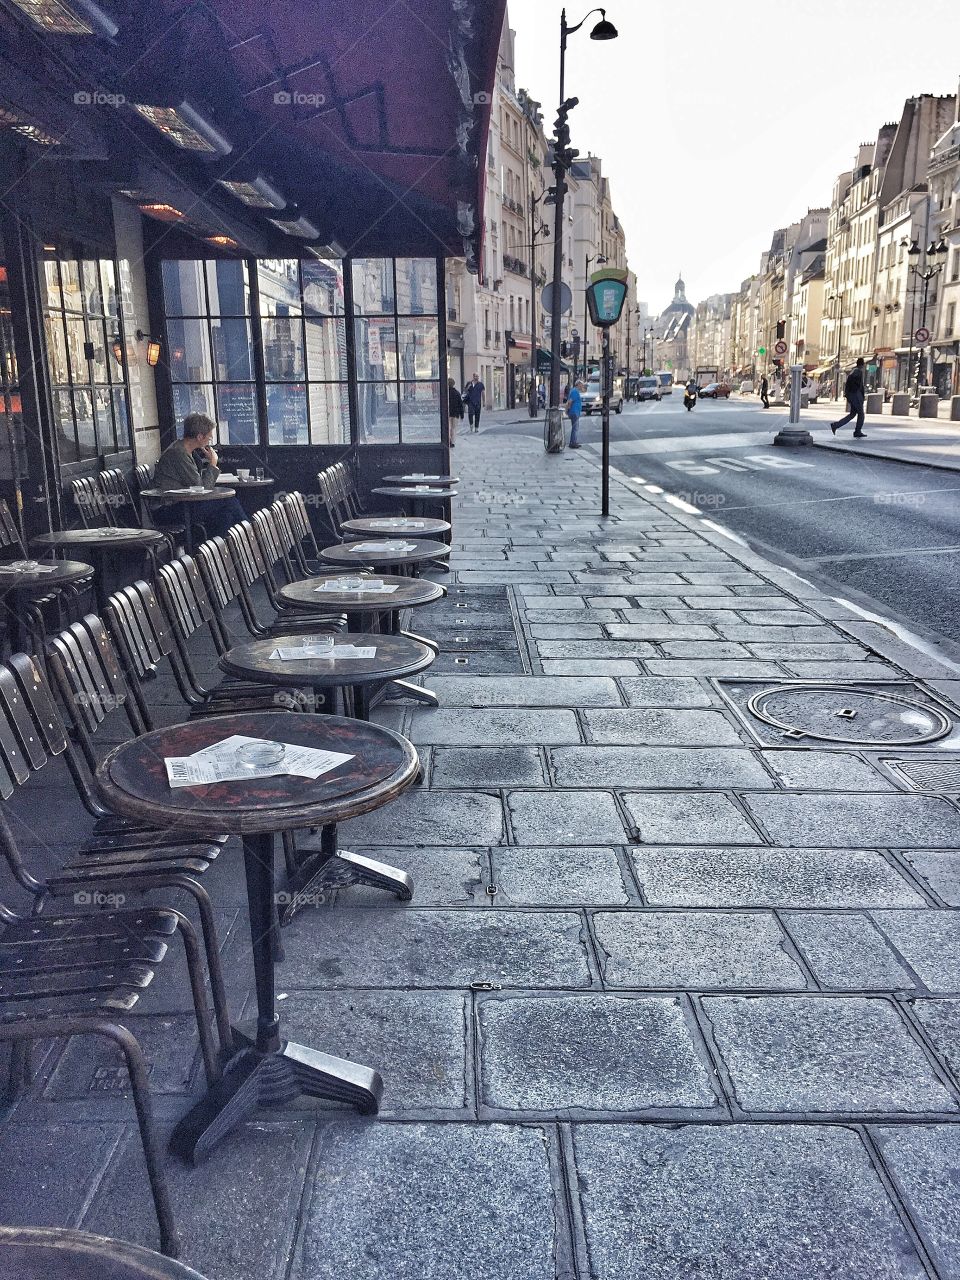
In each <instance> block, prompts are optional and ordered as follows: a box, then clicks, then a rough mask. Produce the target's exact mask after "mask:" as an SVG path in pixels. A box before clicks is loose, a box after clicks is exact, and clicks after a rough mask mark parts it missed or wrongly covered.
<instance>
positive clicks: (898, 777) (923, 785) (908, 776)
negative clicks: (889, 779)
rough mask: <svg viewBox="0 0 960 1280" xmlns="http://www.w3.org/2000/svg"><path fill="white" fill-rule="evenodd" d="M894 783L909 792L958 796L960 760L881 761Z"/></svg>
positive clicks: (918, 758) (959, 790) (920, 758)
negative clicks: (906, 788)
mask: <svg viewBox="0 0 960 1280" xmlns="http://www.w3.org/2000/svg"><path fill="white" fill-rule="evenodd" d="M881 763H882V764H883V765H884V766H885V768H886V769H887V770H888V771H889V772H890V773H891V774H892V775H893V777H894V779H895V781H897V782H899V783H900V784H901V785H906V786H908V787H909V788H910V789H911V791H938V792H940V793H941V794H946V795H957V794H960V760H943V759H934V760H924V759H923V758H922V757H914V758H913V759H909V760H883V761H882V762H881Z"/></svg>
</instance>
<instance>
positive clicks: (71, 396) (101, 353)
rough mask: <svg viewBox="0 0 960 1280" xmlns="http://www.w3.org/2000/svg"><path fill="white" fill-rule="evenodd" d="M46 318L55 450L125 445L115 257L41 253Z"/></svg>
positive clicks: (92, 451)
mask: <svg viewBox="0 0 960 1280" xmlns="http://www.w3.org/2000/svg"><path fill="white" fill-rule="evenodd" d="M43 286H44V325H45V327H46V336H47V360H48V364H49V369H50V381H51V385H52V391H53V404H54V411H55V413H56V418H57V430H58V432H59V442H60V456H61V459H62V460H63V461H64V462H78V461H80V460H82V459H84V458H95V457H97V456H98V455H99V454H109V453H117V452H119V451H120V450H122V449H129V448H130V421H129V409H128V404H127V386H126V379H125V364H124V360H125V356H124V352H123V347H122V344H121V343H120V342H119V334H120V298H119V292H118V288H117V269H116V264H115V263H114V262H113V261H112V260H111V259H109V258H67V257H62V256H59V255H58V256H57V257H56V258H45V259H44V262H43Z"/></svg>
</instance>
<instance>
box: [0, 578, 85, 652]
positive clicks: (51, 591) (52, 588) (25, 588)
mask: <svg viewBox="0 0 960 1280" xmlns="http://www.w3.org/2000/svg"><path fill="white" fill-rule="evenodd" d="M18 563H27V562H26V561H20V562H17V561H12V562H8V563H7V564H0V598H2V600H3V608H4V611H5V612H6V613H7V614H8V622H7V631H8V634H9V637H10V647H11V648H12V649H13V650H14V652H17V651H19V650H30V649H32V648H33V647H34V646H35V645H36V646H38V647H40V648H41V649H42V642H43V639H44V627H43V614H42V613H41V612H40V606H39V601H40V600H41V598H42V597H44V596H49V595H55V594H59V593H60V592H61V591H68V590H69V589H70V588H76V587H78V586H79V585H80V584H81V583H82V582H85V581H86V580H88V579H90V578H92V577H93V572H94V571H93V567H92V566H91V565H89V564H85V563H84V562H83V561H82V560H45V561H40V562H38V563H39V564H40V566H41V568H40V569H18V568H17V567H16V566H17V564H18Z"/></svg>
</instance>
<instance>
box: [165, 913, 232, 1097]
mask: <svg viewBox="0 0 960 1280" xmlns="http://www.w3.org/2000/svg"><path fill="white" fill-rule="evenodd" d="M176 914H177V924H178V928H179V931H180V937H181V939H182V940H183V950H184V954H185V955H186V959H187V974H188V975H189V978H190V991H191V993H192V995H193V1011H194V1013H195V1015H196V1018H197V1034H198V1035H199V1037H200V1053H201V1054H202V1056H203V1070H204V1074H205V1075H206V1077H207V1086H208V1087H210V1086H211V1085H213V1084H214V1083H215V1082H216V1081H217V1080H219V1079H220V1076H221V1074H222V1072H221V1070H220V1067H219V1064H218V1063H217V1053H216V1049H215V1047H214V1043H213V1036H212V1035H211V1033H210V1019H209V1013H210V1011H209V1009H208V1008H207V991H206V985H205V983H204V980H203V966H202V964H201V962H200V943H199V942H198V941H197V933H196V930H195V929H194V927H193V925H192V924H191V923H190V921H189V920H188V919H187V918H186V916H183V915H181V914H180V912H179V911H178V912H177V913H176Z"/></svg>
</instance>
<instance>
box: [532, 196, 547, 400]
mask: <svg viewBox="0 0 960 1280" xmlns="http://www.w3.org/2000/svg"><path fill="white" fill-rule="evenodd" d="M548 194H549V192H548V191H543V192H541V194H540V195H539V196H535V195H534V194H533V192H532V191H531V192H530V396H529V406H528V407H529V411H530V417H531V418H535V417H536V416H537V413H538V412H539V405H538V404H537V372H538V360H537V357H538V355H539V352H540V349H539V347H538V345H537V237H538V236H547V235H549V234H550V228H549V227H548V226H547V224H546V223H545V222H544V221H543V219H542V218H540V219H539V223H538V216H539V215H538V214H537V205H538V204H539V203H540V201H541V200H545V199H546V198H547V196H548Z"/></svg>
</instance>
